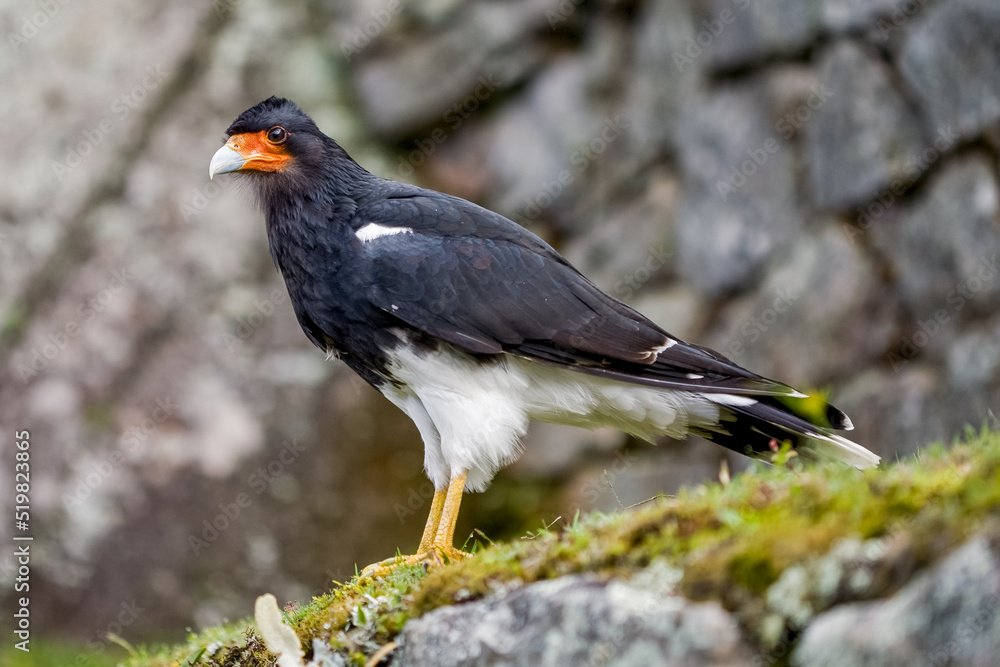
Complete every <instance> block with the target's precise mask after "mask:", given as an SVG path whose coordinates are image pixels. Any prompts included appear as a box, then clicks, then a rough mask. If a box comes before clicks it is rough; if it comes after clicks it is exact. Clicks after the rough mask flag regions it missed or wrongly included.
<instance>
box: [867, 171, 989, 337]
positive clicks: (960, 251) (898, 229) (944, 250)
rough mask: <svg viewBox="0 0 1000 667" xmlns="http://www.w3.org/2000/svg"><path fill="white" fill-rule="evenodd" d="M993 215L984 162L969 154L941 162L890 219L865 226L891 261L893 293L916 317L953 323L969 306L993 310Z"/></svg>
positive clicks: (941, 323)
mask: <svg viewBox="0 0 1000 667" xmlns="http://www.w3.org/2000/svg"><path fill="white" fill-rule="evenodd" d="M998 213H1000V193H998V191H997V181H996V177H995V176H994V174H993V170H992V168H991V166H990V164H989V161H988V160H987V159H986V158H985V157H982V156H972V157H969V158H965V159H963V160H961V161H958V162H954V163H951V164H949V165H947V166H946V167H945V168H944V170H943V171H942V172H941V173H940V174H938V175H936V176H935V177H934V178H933V179H932V181H931V182H930V184H929V185H928V187H927V189H926V191H925V192H924V193H922V194H921V195H920V196H919V197H918V198H917V200H916V202H915V204H914V206H913V208H912V209H909V210H906V211H904V212H902V213H901V215H900V216H899V217H898V219H896V220H885V221H876V222H875V224H873V225H872V227H871V234H872V238H873V239H874V240H875V243H876V245H877V246H878V247H879V248H880V249H881V250H882V251H883V252H884V253H885V254H886V255H887V256H888V257H889V258H890V259H891V260H892V262H893V264H894V265H895V270H896V274H897V277H898V283H899V285H898V289H899V294H900V296H901V298H902V301H903V302H904V303H905V304H906V305H907V306H908V307H909V309H910V311H911V312H912V313H913V315H914V316H915V317H916V318H917V319H918V322H919V321H925V320H926V319H927V318H929V317H933V318H936V320H937V321H938V323H939V324H940V325H941V326H942V327H944V328H948V329H954V327H955V322H956V320H958V319H960V318H962V317H964V316H965V315H966V314H967V313H969V312H970V311H976V310H981V311H984V312H990V311H992V310H995V308H996V303H997V299H998V298H1000V224H998V222H997V215H998ZM918 322H913V325H914V326H917V325H918Z"/></svg>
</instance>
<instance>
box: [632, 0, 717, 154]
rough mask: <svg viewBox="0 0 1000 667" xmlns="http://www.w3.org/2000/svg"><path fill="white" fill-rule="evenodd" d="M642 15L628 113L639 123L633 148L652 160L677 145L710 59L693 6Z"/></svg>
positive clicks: (674, 3) (673, 0) (654, 8)
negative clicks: (680, 123) (679, 123)
mask: <svg viewBox="0 0 1000 667" xmlns="http://www.w3.org/2000/svg"><path fill="white" fill-rule="evenodd" d="M641 11H642V14H641V17H640V20H639V21H638V22H637V24H636V25H637V26H638V30H637V33H636V35H635V38H634V44H635V46H634V50H633V55H632V59H633V62H634V65H633V69H632V76H631V77H629V79H628V80H627V82H626V86H627V89H626V92H625V104H624V107H623V108H624V114H625V115H626V116H627V117H628V118H629V119H630V121H631V122H632V124H633V129H632V132H631V133H630V135H629V139H630V144H631V145H630V148H631V149H632V150H633V151H635V152H637V153H639V154H642V155H649V154H653V153H655V152H657V151H658V150H660V149H662V148H664V147H673V145H675V143H676V140H675V138H674V133H675V131H676V120H677V118H678V116H679V114H680V113H681V110H682V109H683V107H684V105H685V103H686V102H687V101H688V100H689V98H690V97H691V96H692V95H693V94H694V91H695V88H696V86H697V85H698V83H699V81H700V80H701V78H702V72H703V70H704V68H705V67H706V66H707V65H708V62H707V61H708V58H707V57H705V54H704V51H703V49H701V47H699V46H697V44H696V42H695V41H694V40H695V31H694V29H693V17H692V15H691V3H690V2H686V1H684V0H667V1H665V2H650V3H646V4H645V5H643V8H642V10H641Z"/></svg>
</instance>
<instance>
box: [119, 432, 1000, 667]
mask: <svg viewBox="0 0 1000 667" xmlns="http://www.w3.org/2000/svg"><path fill="white" fill-rule="evenodd" d="M792 464H793V466H794V467H795V469H793V470H788V469H783V468H765V467H764V466H760V467H758V468H756V469H754V470H752V471H751V472H749V473H746V474H743V475H740V476H738V477H737V478H735V479H734V480H733V481H732V482H731V483H730V484H728V485H725V486H722V485H719V484H710V485H704V486H699V487H696V488H694V489H685V490H682V491H681V492H680V493H679V494H678V495H677V496H676V497H674V498H665V499H660V500H656V501H653V502H649V503H647V504H645V505H642V506H640V507H638V508H637V509H634V510H631V511H626V512H621V513H616V514H599V513H595V514H591V515H589V516H585V517H577V518H575V519H574V521H573V523H572V525H571V526H568V527H566V528H565V529H564V530H562V531H561V532H553V531H551V530H549V529H548V528H545V529H542V530H540V531H538V532H537V533H533V534H530V535H528V536H526V537H525V538H522V539H519V540H513V541H511V542H508V543H499V544H495V545H492V546H490V547H488V548H485V549H483V550H482V551H481V552H480V553H478V554H477V555H476V557H474V558H471V559H469V560H466V561H462V562H460V563H454V564H451V565H448V566H443V567H436V568H432V569H431V570H430V572H425V570H424V568H422V567H419V566H417V567H408V568H400V569H398V570H397V571H395V572H394V573H393V574H392V575H390V576H388V577H386V578H383V579H378V580H375V581H371V580H368V581H360V582H359V581H353V582H351V583H348V584H345V585H342V586H339V587H337V588H335V589H334V590H333V591H331V592H330V593H328V594H327V595H324V596H321V597H319V598H316V599H314V600H313V601H312V602H311V603H310V604H309V605H307V606H305V607H302V608H299V609H296V610H293V611H292V612H291V614H290V615H289V622H290V623H291V624H292V626H293V627H294V628H295V629H296V632H297V633H298V635H299V637H300V639H301V640H302V643H303V647H304V648H305V649H306V651H307V655H309V654H311V647H312V640H313V639H314V638H315V639H320V640H322V641H327V642H329V643H330V644H331V645H332V646H334V647H335V648H337V649H339V650H342V651H343V652H344V653H345V655H350V658H351V660H353V661H354V662H355V663H357V664H364V657H365V656H368V655H371V654H372V653H373V652H374V651H375V650H377V648H378V646H380V645H382V644H384V643H386V642H388V641H391V640H392V639H393V637H395V636H396V635H397V634H398V633H399V632H400V630H401V629H402V627H403V625H404V624H405V623H406V621H407V620H408V619H409V618H413V617H415V616H419V615H421V614H424V613H426V612H428V611H430V610H432V609H434V608H436V607H439V606H442V605H449V604H454V603H458V602H464V601H467V600H470V599H475V598H479V597H482V596H485V595H488V594H489V593H490V592H492V591H494V590H496V589H497V588H498V587H502V586H504V585H505V584H508V583H510V582H514V581H517V582H522V583H530V582H533V581H538V580H542V579H551V578H555V577H560V576H563V575H566V574H572V573H580V572H588V573H593V574H594V575H596V576H598V577H605V578H612V577H629V576H631V575H632V574H633V573H634V572H636V571H638V570H640V569H642V568H644V567H646V566H647V565H649V564H650V563H651V562H653V561H654V560H659V561H665V562H666V563H667V564H668V565H670V566H672V567H676V568H678V569H680V570H681V571H682V572H683V577H682V579H681V581H680V584H679V589H680V592H681V593H683V594H684V595H686V596H688V597H690V598H692V599H697V600H718V601H719V602H721V603H722V604H723V605H724V606H725V607H727V608H728V609H730V610H732V611H734V612H735V613H737V614H738V616H739V618H740V619H741V621H742V622H743V624H744V627H746V628H748V629H749V630H751V633H750V634H751V635H754V634H755V633H756V636H757V637H758V641H760V643H761V644H762V646H764V645H767V644H769V643H771V642H773V637H776V636H780V635H781V626H782V624H785V623H786V621H785V620H782V617H780V615H779V616H775V613H774V611H773V610H772V611H768V610H767V600H766V592H767V591H768V589H769V588H770V587H771V586H772V585H773V584H774V583H775V582H776V581H777V580H778V579H779V578H780V577H781V575H782V573H783V572H785V571H786V570H787V569H788V568H789V567H790V566H792V565H807V564H809V563H810V562H814V561H815V560H816V559H818V558H822V557H824V554H828V553H829V552H831V549H832V548H833V547H834V546H835V545H837V544H843V543H844V541H845V540H847V541H850V540H855V541H863V540H884V541H885V543H886V547H885V554H884V555H882V556H881V557H880V558H878V559H876V560H875V561H873V563H872V564H871V568H872V572H871V579H872V580H871V583H870V584H868V585H867V586H866V587H865V588H864V590H860V591H853V592H852V591H846V592H844V591H840V590H839V589H838V588H837V587H836V586H835V587H834V589H833V590H832V591H828V592H826V593H824V594H823V595H821V596H813V597H814V598H815V599H813V600H812V605H813V608H814V610H815V611H820V610H821V609H822V608H823V607H824V606H829V605H831V604H836V603H840V602H844V601H847V600H848V599H864V598H871V597H880V596H885V595H889V594H891V593H892V592H893V591H894V590H896V589H897V588H898V587H899V586H901V585H902V584H904V583H905V582H906V581H907V580H908V579H909V577H910V576H912V574H913V572H915V571H916V570H917V569H919V568H921V567H924V566H926V565H927V564H928V563H930V562H932V561H934V560H935V559H937V558H939V557H940V556H941V555H942V554H944V553H946V552H947V551H949V550H951V549H953V548H955V547H956V546H957V545H959V544H960V543H961V542H962V541H964V540H965V539H966V538H967V537H968V536H969V535H971V534H972V533H974V532H976V531H977V530H982V528H983V526H984V525H988V524H990V523H991V522H992V523H994V524H997V525H1000V433H990V432H987V431H983V432H982V433H979V434H972V435H970V436H969V437H967V441H966V442H965V443H963V444H957V445H955V446H954V447H952V448H950V449H945V448H944V447H940V446H937V447H931V448H929V449H928V450H927V451H925V452H924V453H923V454H922V455H920V456H919V457H917V458H914V459H911V460H906V461H902V462H898V463H895V464H892V465H888V466H886V467H885V468H884V469H880V470H871V471H865V472H860V471H857V470H854V469H845V468H841V467H813V466H807V467H803V466H802V465H801V464H800V463H799V462H797V461H796V460H794V459H793V461H792ZM834 583H835V584H836V582H834ZM804 595H805V594H804ZM243 627H245V626H240V625H237V626H231V627H230V628H228V629H219V630H218V631H215V632H210V633H207V634H202V635H198V636H195V637H191V638H190V639H189V641H188V642H187V644H186V645H184V646H182V647H176V648H174V649H165V650H162V651H161V652H160V653H155V654H150V655H147V654H143V655H140V656H137V657H136V658H134V659H133V660H131V661H130V662H129V665H131V666H132V667H161V666H165V665H180V664H188V663H183V662H182V660H184V659H187V660H189V661H190V664H193V665H231V664H236V663H235V662H232V660H234V659H235V656H237V655H240V656H245V657H244V658H241V659H242V660H244V661H243V662H240V664H244V665H258V664H269V663H268V662H267V660H269V659H270V658H269V656H268V654H267V652H266V650H264V649H263V647H262V646H261V645H260V641H259V639H258V638H257V637H256V636H255V635H254V634H253V631H252V629H248V630H246V631H245V632H243V631H242V628H243ZM786 627H787V624H786ZM766 637H770V638H771V639H766ZM762 638H763V639H762ZM213 642H214V643H213ZM210 645H211V647H212V649H213V651H209V650H208V649H207V648H206V647H208V646H210ZM200 649H206V650H204V651H202V652H201V653H200V654H199V653H198V651H199V650H200ZM199 655H200V657H198V656H199ZM192 656H195V657H196V659H194V660H191V658H192Z"/></svg>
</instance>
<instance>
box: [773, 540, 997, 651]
mask: <svg viewBox="0 0 1000 667" xmlns="http://www.w3.org/2000/svg"><path fill="white" fill-rule="evenodd" d="M998 655H1000V559H998V557H997V553H996V546H995V545H991V544H990V543H989V541H987V539H986V538H984V537H976V538H973V539H972V540H971V541H970V542H968V543H967V544H966V545H965V546H963V547H962V548H960V549H958V550H957V551H955V552H954V553H953V554H951V555H950V556H949V557H948V558H947V559H945V560H944V561H943V562H941V563H940V564H939V565H937V566H936V567H934V569H933V570H931V571H929V572H926V573H924V574H923V575H921V576H918V577H917V578H915V579H914V580H913V581H911V582H910V583H909V584H907V585H906V586H905V587H904V588H903V589H901V590H900V591H899V592H898V593H896V594H895V595H894V596H893V597H891V598H890V599H888V600H885V601H879V602H865V603H856V604H848V605H842V606H839V607H836V608H834V609H832V610H831V611H828V612H826V613H824V614H821V615H820V616H818V617H816V619H815V620H814V621H813V622H812V623H811V624H810V626H809V627H808V628H807V629H806V631H805V634H804V635H803V637H802V641H801V643H800V644H799V646H798V647H797V649H796V650H795V652H794V653H793V656H792V658H793V663H794V664H796V665H808V666H809V667H826V666H827V665H829V666H830V667H834V666H836V667H840V666H841V665H873V666H874V665H879V666H880V667H894V666H896V665H899V666H900V667H903V666H904V665H905V666H907V667H908V666H910V665H916V664H919V665H927V664H930V665H953V666H958V665H968V666H970V667H972V666H975V667H987V666H988V665H995V664H996V659H997V656H998Z"/></svg>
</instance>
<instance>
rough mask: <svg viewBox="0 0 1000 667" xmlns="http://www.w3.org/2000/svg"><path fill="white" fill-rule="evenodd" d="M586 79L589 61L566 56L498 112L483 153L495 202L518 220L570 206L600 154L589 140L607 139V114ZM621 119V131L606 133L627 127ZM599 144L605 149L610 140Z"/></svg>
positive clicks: (615, 136)
mask: <svg viewBox="0 0 1000 667" xmlns="http://www.w3.org/2000/svg"><path fill="white" fill-rule="evenodd" d="M588 84H589V72H588V70H587V69H586V67H585V63H584V62H583V61H582V60H580V59H575V58H565V59H563V60H560V61H557V62H555V63H553V64H552V66H550V67H549V68H547V69H546V70H544V71H542V72H540V73H539V74H538V75H537V76H536V77H535V78H534V79H533V80H532V81H531V83H530V84H529V85H528V87H527V90H526V94H525V95H524V99H523V100H522V102H521V103H520V104H516V105H512V106H511V107H510V108H508V109H506V110H504V111H502V112H501V113H500V114H498V115H497V116H496V118H495V122H494V123H493V128H492V132H491V137H490V147H489V150H488V151H487V152H486V155H485V158H486V163H487V165H488V167H489V169H490V171H491V172H492V174H493V177H494V183H495V190H496V194H495V197H494V204H495V205H496V206H497V207H498V208H499V209H500V210H504V211H509V212H511V215H512V216H514V218H515V219H516V220H519V221H521V222H525V223H531V222H534V221H535V220H537V219H539V218H541V217H543V216H545V217H549V216H552V215H553V214H554V212H555V211H557V210H561V209H564V208H566V207H567V206H568V205H569V202H570V201H571V200H572V199H573V197H571V196H569V193H570V192H572V191H573V190H574V187H573V186H574V183H576V184H577V186H579V183H580V181H582V180H585V179H586V176H587V174H586V172H587V170H588V169H589V168H590V167H592V166H593V165H592V164H591V162H594V161H597V160H600V159H601V155H600V154H597V153H596V152H595V151H592V150H591V149H590V142H591V141H593V140H594V139H595V137H596V138H598V139H599V141H604V140H603V139H600V136H601V131H602V130H603V129H604V123H605V119H604V118H602V117H601V116H599V115H598V114H597V113H595V112H594V110H593V104H592V103H591V102H590V100H589V99H588V95H587V88H588ZM621 120H622V121H623V124H620V125H618V126H616V127H617V128H618V130H617V132H615V133H609V134H608V135H607V136H609V137H612V141H615V140H618V139H620V138H621V136H622V135H623V133H625V132H627V131H628V127H627V126H628V122H627V121H625V120H624V119H621ZM612 125H614V121H613V119H612ZM598 145H599V146H603V147H602V148H601V153H602V154H603V153H604V151H605V150H606V148H607V144H606V143H604V144H598ZM560 174H563V176H564V177H563V178H562V179H560ZM567 175H568V176H567Z"/></svg>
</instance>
